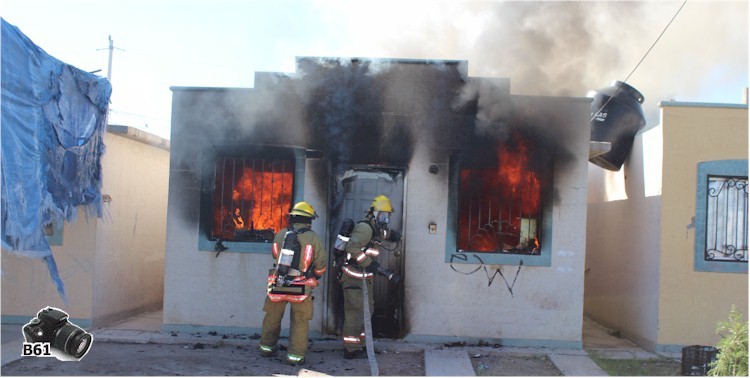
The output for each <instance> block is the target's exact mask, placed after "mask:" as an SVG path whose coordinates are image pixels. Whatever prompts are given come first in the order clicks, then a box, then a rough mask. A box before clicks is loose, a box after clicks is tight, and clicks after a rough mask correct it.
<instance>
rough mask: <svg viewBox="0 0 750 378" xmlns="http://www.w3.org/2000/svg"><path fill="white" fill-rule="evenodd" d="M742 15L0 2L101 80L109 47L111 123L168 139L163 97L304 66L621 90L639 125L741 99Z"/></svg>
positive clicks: (561, 6)
mask: <svg viewBox="0 0 750 378" xmlns="http://www.w3.org/2000/svg"><path fill="white" fill-rule="evenodd" d="M683 4H684V6H683ZM681 7H682V8H681ZM678 10H679V11H678ZM675 14H676V15H677V16H676V17H675ZM749 15H750V14H749V13H748V1H747V0H745V1H707V0H701V1H697V0H688V1H687V2H683V1H682V0H680V1H644V2H639V1H621V2H614V1H583V2H562V1H517V2H505V1H491V0H484V1H458V0H452V1H438V0H433V1H424V0H414V1H409V0H400V1H391V0H380V1H369V0H364V1H359V0H357V1H344V0H335V1H334V0H309V1H302V0H272V1H266V0H106V1H102V0H3V1H2V3H1V4H0V16H1V17H2V18H3V19H5V20H6V21H7V22H9V23H10V24H12V25H14V26H16V27H18V28H19V29H20V30H21V32H23V33H24V34H26V36H28V37H29V38H30V39H31V40H32V41H33V42H34V43H35V44H37V45H38V46H39V47H41V48H42V49H43V50H45V51H46V52H47V53H48V54H50V55H52V56H54V57H55V58H57V59H60V60H62V61H63V62H66V63H68V64H71V65H73V66H75V67H77V68H80V69H82V70H85V71H89V72H92V71H97V70H100V71H98V72H97V74H98V75H101V76H104V77H106V76H107V75H108V71H109V70H108V62H109V52H110V50H109V38H110V37H111V39H112V41H113V46H114V49H113V50H112V61H111V62H112V70H111V72H109V74H111V83H112V87H113V92H112V98H111V105H110V119H109V123H110V124H118V125H127V126H133V127H135V128H138V129H142V130H145V131H147V132H150V133H152V134H155V135H158V136H161V137H163V138H166V139H169V138H170V116H171V106H172V103H171V101H172V92H171V90H170V87H175V86H177V87H239V88H251V87H253V86H254V75H255V73H256V72H287V73H293V72H294V71H295V58H296V57H303V56H313V57H358V58H403V59H446V60H463V61H467V62H468V68H469V75H470V76H475V77H500V78H510V82H511V93H512V94H515V95H538V96H580V97H583V96H586V95H587V93H588V92H589V91H590V90H596V89H601V88H605V87H608V86H609V85H610V84H611V83H612V82H613V81H614V80H620V81H626V82H627V83H628V84H630V85H631V86H633V87H635V88H636V89H638V90H639V91H640V92H641V93H642V94H643V95H644V96H645V101H644V103H643V108H644V112H645V114H646V122H647V125H646V129H648V128H650V127H653V126H655V125H657V124H659V107H658V103H659V102H661V101H686V102H709V103H742V102H743V94H744V93H745V89H746V88H747V87H748V71H749V68H748V56H749V53H748V16H749ZM673 17H675V18H674V21H673V22H672V23H671V24H670V20H672V18H673ZM668 24H669V27H668V28H667V25H668ZM665 28H666V31H665ZM662 32H663V34H662ZM657 41H658V42H657ZM655 42H656V44H655V45H654V43H655ZM652 46H653V48H652ZM649 49H651V50H650V51H649Z"/></svg>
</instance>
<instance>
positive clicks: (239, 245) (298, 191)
mask: <svg viewBox="0 0 750 378" xmlns="http://www.w3.org/2000/svg"><path fill="white" fill-rule="evenodd" d="M208 155H209V156H207V157H206V158H204V159H203V167H202V174H201V196H200V197H201V200H200V203H201V204H200V211H199V236H198V250H200V251H206V252H217V249H216V246H217V242H218V240H217V239H215V238H210V235H211V229H212V227H213V223H214V214H213V193H214V186H215V182H216V181H215V180H216V178H215V176H214V171H215V167H216V162H217V160H218V159H222V158H236V159H280V160H291V161H293V163H294V170H293V177H292V201H291V203H292V204H293V203H296V202H299V201H302V195H303V193H304V177H305V149H303V148H298V147H276V146H257V145H220V146H213V149H212V151H211V152H210V153H209V154H208ZM290 206H291V204H290ZM221 243H222V245H223V246H224V247H225V248H226V250H224V251H222V253H225V252H243V253H271V244H272V243H270V242H262V241H224V240H222V241H221Z"/></svg>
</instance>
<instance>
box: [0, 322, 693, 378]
mask: <svg viewBox="0 0 750 378" xmlns="http://www.w3.org/2000/svg"><path fill="white" fill-rule="evenodd" d="M161 324H162V318H161V312H155V313H149V314H144V315H141V316H138V317H135V318H132V319H128V320H126V321H123V322H121V323H119V324H115V325H113V326H111V327H108V328H105V329H98V330H94V331H93V332H92V334H93V335H94V340H96V341H97V342H124V343H138V344H195V343H202V344H209V345H210V344H212V343H215V344H232V343H233V342H236V343H238V344H237V345H240V344H242V343H247V342H248V341H247V340H231V339H226V338H222V336H221V335H215V336H212V335H198V336H196V335H195V334H173V333H162V332H160V329H161ZM583 339H584V341H583V345H584V349H585V350H582V349H549V348H512V347H503V349H502V350H503V352H505V351H507V352H509V353H523V354H529V355H546V356H547V357H548V358H549V359H550V361H551V362H552V363H553V364H554V365H555V366H556V367H557V368H558V369H559V370H560V371H561V372H562V374H563V375H566V376H606V375H607V374H606V373H605V372H604V371H603V370H602V369H601V368H599V366H598V365H596V363H594V362H593V361H592V360H591V358H590V357H589V355H588V353H587V352H586V350H589V351H594V352H596V353H597V355H599V356H603V357H606V358H643V359H648V358H657V357H659V356H657V355H656V354H653V353H649V352H647V351H645V350H643V349H642V348H640V347H638V346H637V345H636V344H634V343H632V342H630V341H629V340H627V339H624V338H618V337H615V336H612V335H610V334H609V333H608V330H607V329H606V328H604V327H602V326H601V325H599V324H598V323H596V322H593V321H591V320H589V319H585V320H584V330H583ZM22 343H23V335H22V333H21V325H16V324H3V325H2V365H5V364H7V363H9V362H11V361H14V360H16V359H18V358H20V351H21V348H22ZM326 343H329V344H330V346H327V347H326V348H340V347H341V346H340V342H338V341H327V342H323V343H321V342H318V341H316V345H318V346H320V345H322V344H326ZM376 345H380V346H387V347H388V348H393V349H394V350H403V351H404V352H409V351H412V352H413V351H424V363H425V375H426V376H474V375H475V373H474V369H473V366H472V363H471V359H470V358H469V354H468V349H476V348H474V347H468V346H467V347H461V348H443V347H442V345H439V344H438V345H431V344H412V343H401V342H399V341H385V340H382V341H381V340H378V341H377V344H376ZM670 357H674V356H670ZM677 357H678V358H679V356H677Z"/></svg>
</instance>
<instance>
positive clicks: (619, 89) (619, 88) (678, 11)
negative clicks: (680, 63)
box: [589, 0, 687, 122]
mask: <svg viewBox="0 0 750 378" xmlns="http://www.w3.org/2000/svg"><path fill="white" fill-rule="evenodd" d="M685 4H687V0H685V1H683V2H682V5H680V8H679V9H677V12H675V14H674V16H672V19H671V20H669V22H668V23H667V26H665V27H664V29H662V31H661V33H660V34H659V36H658V37H656V40H655V41H654V43H653V44H651V47H649V48H648V50H647V51H646V53H645V54H643V57H642V58H641V60H640V61H639V62H638V64H636V65H635V67H634V68H633V70H632V71H630V73H629V74H628V76H626V77H625V80H623V81H622V82H623V83H627V82H628V79H630V76H632V75H633V73H635V71H636V70H637V69H638V67H640V66H641V63H643V61H644V60H646V57H647V56H648V54H649V53H650V52H651V50H653V49H654V46H656V44H657V43H659V40H660V39H661V37H662V36H663V35H664V33H666V31H667V29H669V26H670V25H672V22H674V20H675V19H676V18H677V15H678V14H680V11H682V8H684V7H685ZM621 90H622V87H617V90H616V91H615V93H614V94H613V95H612V96H611V97H610V98H608V99H607V101H606V102H605V103H604V105H602V106H601V108H599V110H597V111H596V112H593V113H592V114H591V119H590V120H589V122H591V121H593V120H594V118H595V117H596V115H597V114H599V113H600V112H601V111H602V110H604V108H606V107H607V104H609V102H610V101H612V99H613V98H615V97H616V96H617V94H618V93H620V91H621Z"/></svg>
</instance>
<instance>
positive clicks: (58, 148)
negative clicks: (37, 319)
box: [1, 20, 112, 302]
mask: <svg viewBox="0 0 750 378" xmlns="http://www.w3.org/2000/svg"><path fill="white" fill-rule="evenodd" d="M1 79H2V80H1V81H2V119H1V121H2V156H1V159H2V193H1V195H2V199H1V200H2V247H3V249H4V250H7V251H11V252H13V253H16V254H19V255H23V256H26V257H33V258H41V259H44V260H45V262H46V263H47V267H48V269H49V272H50V276H51V278H52V280H53V282H55V284H56V285H57V291H58V293H59V294H60V296H61V297H62V298H63V300H64V301H66V302H67V299H66V297H65V289H64V285H63V282H62V280H61V279H60V277H59V275H58V272H57V266H56V264H55V259H54V256H53V255H52V251H51V250H50V246H49V244H48V243H47V240H46V239H45V238H44V226H45V225H47V224H50V223H56V224H61V223H62V221H63V220H66V221H73V220H75V218H76V211H77V207H78V206H85V210H86V211H87V214H92V215H96V216H98V217H101V193H100V191H101V185H102V177H101V165H100V157H101V155H102V153H104V143H103V136H104V130H105V128H106V115H107V108H108V103H109V98H110V95H111V92H112V87H111V85H110V83H109V82H108V81H107V80H106V79H104V78H101V77H98V76H96V75H93V74H89V73H86V72H84V71H81V70H79V69H77V68H75V67H73V66H70V65H68V64H65V63H63V62H61V61H59V60H57V59H55V58H54V57H52V56H50V55H48V54H47V53H46V52H44V50H42V49H41V48H39V47H38V46H36V45H35V44H34V43H33V42H32V41H31V40H30V39H29V38H28V37H26V36H25V35H24V34H23V33H21V31H20V30H19V29H18V28H17V27H15V26H13V25H10V24H8V23H7V22H6V21H5V20H2V78H1Z"/></svg>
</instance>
